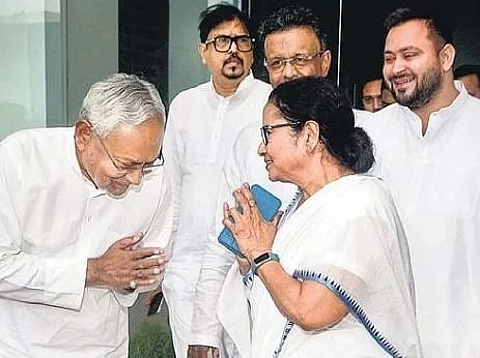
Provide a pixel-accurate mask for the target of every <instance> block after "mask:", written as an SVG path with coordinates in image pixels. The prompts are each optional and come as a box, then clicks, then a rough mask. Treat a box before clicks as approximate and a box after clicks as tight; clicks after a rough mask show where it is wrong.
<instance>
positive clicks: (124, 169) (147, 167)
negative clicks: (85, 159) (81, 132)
mask: <svg viewBox="0 0 480 358" xmlns="http://www.w3.org/2000/svg"><path fill="white" fill-rule="evenodd" d="M89 124H90V126H91V123H90V122H89ZM91 131H92V133H93V134H94V135H95V137H96V138H97V139H98V141H99V143H100V145H101V146H102V148H103V150H104V152H105V154H106V155H107V157H108V159H110V162H111V163H112V165H113V166H114V167H115V169H116V171H117V172H118V174H127V173H131V172H135V171H137V170H141V172H142V175H146V174H149V173H151V172H152V170H153V169H154V168H157V167H161V166H163V164H164V163H165V160H164V159H163V154H162V151H161V150H160V154H159V155H158V157H157V159H155V160H154V161H153V162H152V163H144V164H132V165H128V166H125V165H123V164H121V163H117V161H116V160H115V159H114V158H113V156H112V155H111V154H110V152H109V151H108V149H107V147H106V145H105V142H104V141H103V139H102V138H101V137H100V136H99V135H98V134H97V132H95V130H94V129H93V128H92V127H91Z"/></svg>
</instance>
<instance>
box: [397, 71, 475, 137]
mask: <svg viewBox="0 0 480 358" xmlns="http://www.w3.org/2000/svg"><path fill="white" fill-rule="evenodd" d="M455 87H456V89H457V90H458V91H459V92H460V93H459V94H458V95H457V97H456V98H455V99H454V100H453V102H452V103H451V104H450V105H449V106H447V107H444V108H441V109H439V110H438V111H436V112H432V113H431V114H430V118H429V120H428V128H427V131H426V132H425V135H424V136H423V137H429V138H431V137H435V136H437V135H438V134H439V133H440V132H443V129H444V128H445V127H446V126H447V125H449V124H450V123H452V121H453V120H454V119H455V118H456V117H458V116H459V115H460V114H461V112H462V110H463V108H464V106H465V105H466V101H467V100H468V93H467V91H466V89H465V87H464V86H463V84H462V83H461V82H460V81H455ZM399 107H400V111H401V112H402V113H403V114H404V115H405V117H406V118H410V119H411V121H408V122H410V123H411V124H412V125H414V126H415V127H418V128H415V133H417V134H418V135H419V136H420V137H422V133H421V128H422V126H421V119H420V117H418V116H417V115H416V114H415V113H414V112H413V111H412V110H410V109H409V108H408V107H406V106H402V105H399Z"/></svg>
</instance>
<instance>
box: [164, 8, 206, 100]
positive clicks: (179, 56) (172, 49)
mask: <svg viewBox="0 0 480 358" xmlns="http://www.w3.org/2000/svg"><path fill="white" fill-rule="evenodd" d="M206 7H207V0H196V1H191V0H171V1H170V29H169V30H170V44H169V49H168V51H169V60H168V68H169V71H168V72H169V76H168V93H169V98H170V100H172V99H173V98H174V97H175V95H176V94H178V92H180V91H182V90H184V89H186V88H189V87H192V86H195V85H197V84H199V83H202V82H205V81H207V80H208V78H209V74H208V71H207V70H206V69H205V68H204V66H203V65H202V62H201V60H200V57H199V55H198V52H197V44H198V42H199V40H200V38H199V33H198V29H197V26H198V16H199V15H200V13H201V12H202V11H203V10H205V8H206Z"/></svg>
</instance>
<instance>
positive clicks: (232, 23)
mask: <svg viewBox="0 0 480 358" xmlns="http://www.w3.org/2000/svg"><path fill="white" fill-rule="evenodd" d="M232 33H235V34H240V35H243V34H247V35H248V29H247V26H246V25H245V24H244V23H243V22H242V21H241V20H240V19H238V18H234V19H231V20H225V21H222V22H221V23H219V24H218V25H217V26H215V27H214V28H212V29H211V30H210V31H209V33H208V36H209V37H213V36H218V35H231V34H232Z"/></svg>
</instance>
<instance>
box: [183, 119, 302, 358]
mask: <svg viewBox="0 0 480 358" xmlns="http://www.w3.org/2000/svg"><path fill="white" fill-rule="evenodd" d="M261 123H262V112H259V113H258V120H257V121H255V122H253V123H251V124H249V125H248V126H247V127H245V128H244V129H243V130H242V131H241V132H240V134H239V135H238V137H237V139H236V140H235V144H234V147H233V150H232V155H231V156H230V157H229V159H228V162H227V163H226V164H225V168H224V175H225V180H223V181H222V182H221V185H220V189H219V193H218V202H219V203H222V202H230V204H233V198H232V192H233V190H235V189H237V188H238V187H240V186H241V185H242V183H244V182H248V183H250V184H251V185H253V184H259V185H261V186H262V187H264V188H265V189H267V190H268V191H270V192H271V193H273V194H274V195H275V196H277V197H278V198H279V199H280V200H281V201H282V207H281V208H280V210H283V211H285V208H286V206H287V205H288V204H289V203H290V201H291V199H292V198H293V196H294V193H295V192H296V190H297V187H296V186H295V185H293V184H289V183H281V182H272V181H270V180H269V179H268V172H267V170H266V169H265V163H264V161H263V158H261V157H260V156H259V155H258V154H257V151H256V149H257V148H258V145H259V144H260V142H261V136H260V127H261ZM222 220H223V210H222V206H220V205H218V206H217V213H216V220H215V224H214V225H212V226H211V229H210V233H209V238H208V242H207V244H206V249H205V253H204V256H203V261H202V268H201V272H200V277H199V280H198V283H197V292H196V296H195V305H194V316H193V323H192V332H193V336H192V342H193V343H195V344H201V345H207V346H212V347H222V346H223V345H225V344H226V347H222V348H223V349H225V350H226V352H225V354H227V355H228V356H229V357H232V356H233V353H232V350H234V349H235V348H234V347H232V346H229V345H228V340H227V342H225V340H226V338H225V336H224V335H223V332H222V328H221V325H220V322H219V321H218V318H217V315H216V312H217V305H218V297H219V296H220V292H221V290H222V286H223V282H224V280H225V277H226V275H227V272H228V270H229V269H230V267H231V266H232V264H233V262H234V261H235V256H234V255H233V254H232V253H230V251H228V250H227V249H226V248H225V247H223V246H222V245H220V244H219V243H218V234H219V233H220V231H221V230H222V228H223V223H222Z"/></svg>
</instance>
